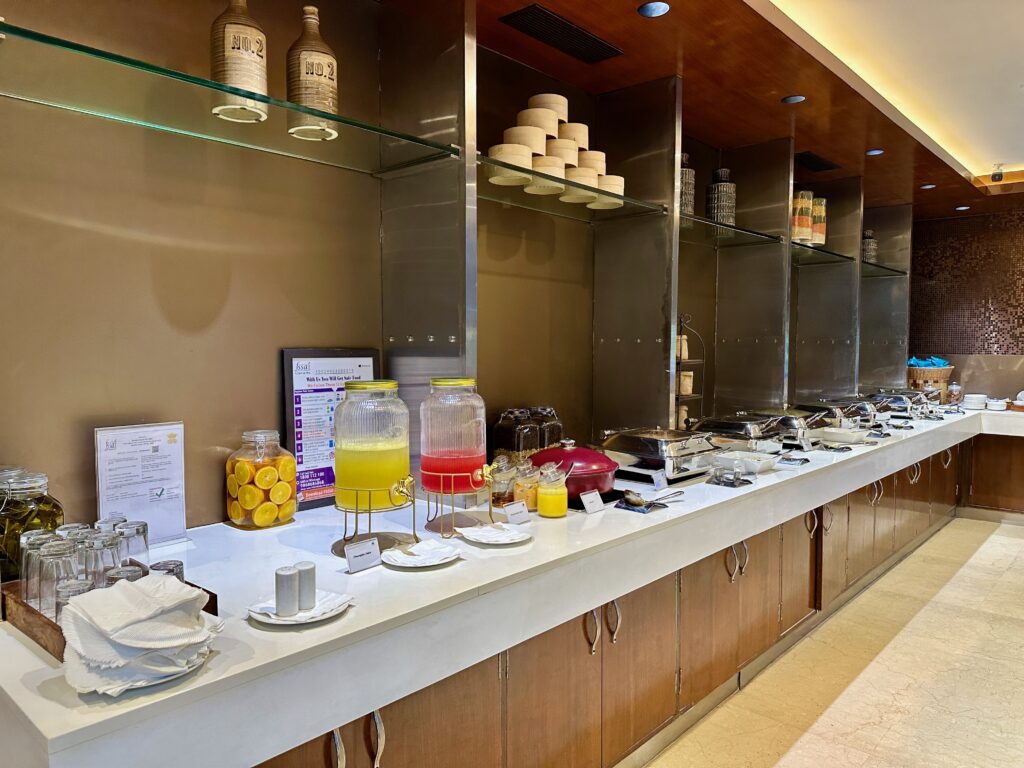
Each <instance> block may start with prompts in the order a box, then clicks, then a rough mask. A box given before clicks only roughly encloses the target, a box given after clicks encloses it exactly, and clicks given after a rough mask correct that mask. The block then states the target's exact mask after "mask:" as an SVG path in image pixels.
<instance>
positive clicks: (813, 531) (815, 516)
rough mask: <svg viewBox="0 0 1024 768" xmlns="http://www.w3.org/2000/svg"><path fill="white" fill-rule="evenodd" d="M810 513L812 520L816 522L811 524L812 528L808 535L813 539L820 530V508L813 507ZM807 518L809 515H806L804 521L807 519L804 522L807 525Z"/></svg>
mask: <svg viewBox="0 0 1024 768" xmlns="http://www.w3.org/2000/svg"><path fill="white" fill-rule="evenodd" d="M809 514H810V515H811V520H813V521H814V522H813V523H812V524H811V530H810V532H809V534H808V535H809V536H810V537H811V538H812V539H813V538H814V534H816V533H817V532H818V510H816V509H812V510H811V511H810V513H809ZM806 520H807V515H804V521H805V522H804V524H805V525H806Z"/></svg>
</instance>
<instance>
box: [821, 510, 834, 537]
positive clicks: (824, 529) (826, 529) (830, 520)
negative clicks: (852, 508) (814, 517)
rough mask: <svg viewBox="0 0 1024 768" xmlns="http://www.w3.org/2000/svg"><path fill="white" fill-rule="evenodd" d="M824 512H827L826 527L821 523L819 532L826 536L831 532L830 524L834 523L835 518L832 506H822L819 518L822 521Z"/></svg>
mask: <svg viewBox="0 0 1024 768" xmlns="http://www.w3.org/2000/svg"><path fill="white" fill-rule="evenodd" d="M826 512H828V525H825V523H824V522H822V526H821V532H822V534H823V535H825V536H828V535H829V533H830V532H831V531H832V524H833V523H834V522H835V521H836V516H835V513H834V512H832V505H831V504H825V505H823V506H822V508H821V517H822V519H823V520H824V517H825V513H826Z"/></svg>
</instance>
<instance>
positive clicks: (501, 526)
mask: <svg viewBox="0 0 1024 768" xmlns="http://www.w3.org/2000/svg"><path fill="white" fill-rule="evenodd" d="M455 530H456V531H458V532H459V533H460V534H461V535H462V536H464V537H465V538H467V539H469V540H470V541H477V542H480V543H481V544H512V543H514V542H517V541H526V540H527V539H528V538H530V536H531V534H530V532H529V530H528V529H527V528H525V527H524V526H522V525H514V524H512V523H494V524H493V525H479V526H476V527H473V528H456V529H455Z"/></svg>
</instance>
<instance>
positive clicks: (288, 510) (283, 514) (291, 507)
mask: <svg viewBox="0 0 1024 768" xmlns="http://www.w3.org/2000/svg"><path fill="white" fill-rule="evenodd" d="M295 508H296V504H295V499H288V501H286V502H285V503H284V504H282V505H281V507H280V508H279V510H278V513H277V519H278V520H280V521H281V522H282V523H287V522H288V521H289V520H291V519H292V518H293V517H295Z"/></svg>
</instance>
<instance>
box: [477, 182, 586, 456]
mask: <svg viewBox="0 0 1024 768" xmlns="http://www.w3.org/2000/svg"><path fill="white" fill-rule="evenodd" d="M483 183H487V182H483ZM479 215H480V219H479V246H478V247H479V251H478V254H477V259H478V265H477V272H478V279H479V284H478V286H477V290H478V299H479V308H478V315H477V322H478V338H479V345H478V354H479V361H478V375H479V380H480V393H481V394H482V395H483V397H484V400H485V401H486V402H487V406H488V420H489V422H490V423H492V424H493V423H494V421H495V420H496V419H497V418H498V416H499V415H500V413H501V411H502V410H503V409H505V408H511V407H515V406H524V405H551V406H554V407H555V408H556V409H557V410H558V415H559V416H560V417H561V418H562V422H563V424H564V425H565V435H566V436H567V437H572V438H574V439H576V440H577V441H578V442H580V443H584V442H586V441H587V440H588V438H589V437H590V414H591V403H592V400H593V388H592V377H593V355H594V345H593V333H594V332H593V303H594V274H593V271H594V267H593V265H594V256H593V236H592V232H591V229H590V227H589V226H588V225H587V224H583V223H581V222H576V221H571V220H568V219H560V218H557V217H554V216H547V215H544V214H539V213H533V212H531V211H526V210H523V209H520V208H502V207H501V206H500V205H499V204H497V203H493V202H489V201H482V202H481V204H480V210H479Z"/></svg>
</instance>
